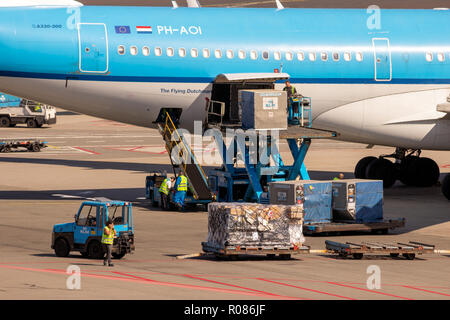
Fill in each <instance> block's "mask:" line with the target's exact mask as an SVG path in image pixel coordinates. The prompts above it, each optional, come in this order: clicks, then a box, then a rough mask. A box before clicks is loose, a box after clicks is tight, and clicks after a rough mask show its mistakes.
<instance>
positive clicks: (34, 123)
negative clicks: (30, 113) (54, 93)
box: [27, 119, 37, 128]
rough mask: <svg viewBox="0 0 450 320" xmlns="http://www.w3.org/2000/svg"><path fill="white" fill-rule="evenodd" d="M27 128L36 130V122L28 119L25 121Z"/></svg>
mask: <svg viewBox="0 0 450 320" xmlns="http://www.w3.org/2000/svg"><path fill="white" fill-rule="evenodd" d="M27 127H28V128H36V127H37V122H36V120H34V119H28V120H27Z"/></svg>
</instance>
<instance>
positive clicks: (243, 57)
mask: <svg viewBox="0 0 450 320" xmlns="http://www.w3.org/2000/svg"><path fill="white" fill-rule="evenodd" d="M246 56H247V54H246V53H245V51H244V50H239V58H240V59H245V57H246Z"/></svg>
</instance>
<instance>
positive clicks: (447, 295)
mask: <svg viewBox="0 0 450 320" xmlns="http://www.w3.org/2000/svg"><path fill="white" fill-rule="evenodd" d="M402 287H404V288H408V289H414V290H419V291H424V292H428V293H434V294H439V295H441V296H446V297H450V294H447V293H442V292H437V291H431V290H425V289H421V288H416V287H411V286H402Z"/></svg>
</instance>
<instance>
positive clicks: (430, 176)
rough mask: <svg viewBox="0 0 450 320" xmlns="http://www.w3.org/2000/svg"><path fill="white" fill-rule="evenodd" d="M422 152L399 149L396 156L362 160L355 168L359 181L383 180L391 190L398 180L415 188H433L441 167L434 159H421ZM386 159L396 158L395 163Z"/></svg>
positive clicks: (385, 185)
mask: <svg viewBox="0 0 450 320" xmlns="http://www.w3.org/2000/svg"><path fill="white" fill-rule="evenodd" d="M420 153H421V151H420V150H407V149H403V148H397V149H396V151H395V153H394V154H391V155H384V156H380V157H379V158H375V157H366V158H363V159H361V160H360V161H359V162H358V164H357V165H356V167H355V177H356V178H358V179H373V180H383V185H384V187H385V188H390V187H392V186H393V185H394V183H395V181H396V180H400V181H401V182H402V183H403V184H405V185H408V186H415V187H431V186H433V185H435V184H436V183H437V182H438V180H439V174H440V172H439V167H438V165H437V164H436V162H434V161H433V160H432V159H429V158H421V157H420ZM386 158H394V159H395V163H394V162H392V161H389V160H388V159H386Z"/></svg>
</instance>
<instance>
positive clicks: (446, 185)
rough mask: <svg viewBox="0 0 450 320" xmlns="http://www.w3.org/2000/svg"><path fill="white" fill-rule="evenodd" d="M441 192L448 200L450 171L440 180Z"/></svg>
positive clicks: (449, 196)
mask: <svg viewBox="0 0 450 320" xmlns="http://www.w3.org/2000/svg"><path fill="white" fill-rule="evenodd" d="M442 193H443V194H444V196H445V197H446V198H447V199H448V200H450V173H449V174H447V175H446V176H445V178H444V181H442Z"/></svg>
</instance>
